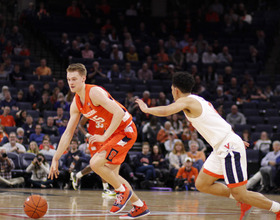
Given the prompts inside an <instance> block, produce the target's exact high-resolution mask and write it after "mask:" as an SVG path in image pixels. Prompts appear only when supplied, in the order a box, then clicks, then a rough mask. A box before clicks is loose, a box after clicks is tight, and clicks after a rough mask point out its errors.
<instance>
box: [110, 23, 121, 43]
mask: <svg viewBox="0 0 280 220" xmlns="http://www.w3.org/2000/svg"><path fill="white" fill-rule="evenodd" d="M108 39H109V42H110V43H111V44H119V37H118V33H117V30H116V28H115V27H113V28H112V30H111V31H110V33H109V34H108Z"/></svg>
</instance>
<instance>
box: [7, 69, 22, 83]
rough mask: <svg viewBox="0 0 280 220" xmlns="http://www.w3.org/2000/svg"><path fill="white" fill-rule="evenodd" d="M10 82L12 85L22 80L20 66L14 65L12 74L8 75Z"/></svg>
mask: <svg viewBox="0 0 280 220" xmlns="http://www.w3.org/2000/svg"><path fill="white" fill-rule="evenodd" d="M9 78H10V81H11V83H12V85H14V84H15V82H16V81H21V80H23V78H24V74H23V73H22V72H21V70H20V65H19V64H15V66H14V70H13V72H11V73H10V76H9Z"/></svg>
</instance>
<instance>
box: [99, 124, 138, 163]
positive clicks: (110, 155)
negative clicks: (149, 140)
mask: <svg viewBox="0 0 280 220" xmlns="http://www.w3.org/2000/svg"><path fill="white" fill-rule="evenodd" d="M136 139H137V129H136V126H135V124H134V123H133V122H132V123H131V124H130V125H128V126H127V127H126V128H125V129H124V130H121V131H118V130H117V131H116V132H115V133H113V134H112V136H111V137H110V138H109V139H108V140H107V141H105V142H104V143H102V147H101V148H100V149H99V150H97V152H102V151H104V150H105V151H106V159H107V160H108V163H110V164H116V165H119V164H121V163H122V162H123V161H124V160H125V157H126V155H127V152H128V151H129V150H130V148H132V146H133V145H134V143H135V141H136Z"/></svg>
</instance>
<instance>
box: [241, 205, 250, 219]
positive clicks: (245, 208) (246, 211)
mask: <svg viewBox="0 0 280 220" xmlns="http://www.w3.org/2000/svg"><path fill="white" fill-rule="evenodd" d="M238 205H239V206H240V208H241V215H240V218H239V220H245V219H247V218H248V216H249V215H250V212H251V211H252V206H251V205H248V204H245V203H241V202H239V203H238Z"/></svg>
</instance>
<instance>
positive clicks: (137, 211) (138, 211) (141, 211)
mask: <svg viewBox="0 0 280 220" xmlns="http://www.w3.org/2000/svg"><path fill="white" fill-rule="evenodd" d="M143 203H144V205H143V206H142V207H139V206H136V205H134V206H133V208H132V209H131V211H130V212H129V213H127V214H126V215H122V216H120V217H119V218H120V219H136V218H141V217H144V216H146V215H149V214H150V210H149V209H148V207H147V205H146V203H145V202H144V201H143Z"/></svg>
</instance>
